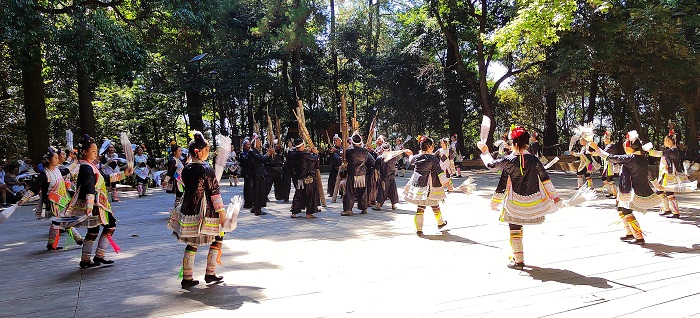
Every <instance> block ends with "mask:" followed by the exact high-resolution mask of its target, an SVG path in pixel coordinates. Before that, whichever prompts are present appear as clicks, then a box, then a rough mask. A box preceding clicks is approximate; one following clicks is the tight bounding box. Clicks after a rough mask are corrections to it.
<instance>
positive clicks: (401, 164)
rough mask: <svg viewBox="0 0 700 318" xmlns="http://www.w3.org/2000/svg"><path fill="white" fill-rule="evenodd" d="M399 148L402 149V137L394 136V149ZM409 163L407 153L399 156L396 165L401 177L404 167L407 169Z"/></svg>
mask: <svg viewBox="0 0 700 318" xmlns="http://www.w3.org/2000/svg"><path fill="white" fill-rule="evenodd" d="M399 150H404V146H403V139H402V138H401V137H399V138H396V145H395V146H394V151H399ZM409 165H410V163H409V160H408V155H404V156H401V158H399V162H398V166H399V173H400V175H401V177H404V176H405V173H406V169H408V167H409Z"/></svg>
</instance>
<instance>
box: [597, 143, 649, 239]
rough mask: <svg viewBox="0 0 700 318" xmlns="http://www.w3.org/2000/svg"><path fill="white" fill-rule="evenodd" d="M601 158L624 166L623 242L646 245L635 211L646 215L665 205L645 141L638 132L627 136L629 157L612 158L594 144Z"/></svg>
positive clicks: (621, 191) (621, 198) (621, 193)
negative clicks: (651, 175) (653, 177)
mask: <svg viewBox="0 0 700 318" xmlns="http://www.w3.org/2000/svg"><path fill="white" fill-rule="evenodd" d="M591 147H592V148H594V149H595V150H596V151H597V152H598V153H599V155H600V156H601V157H602V158H603V159H606V160H607V161H610V162H612V163H614V164H620V165H622V170H621V172H620V181H619V182H620V187H619V188H620V189H619V192H618V195H617V211H618V213H619V215H620V218H621V219H622V224H623V226H624V228H625V230H626V231H627V234H626V235H625V236H623V237H620V240H622V241H629V242H630V243H632V244H640V245H641V244H644V243H645V241H644V236H643V233H642V228H641V226H640V225H639V222H638V221H637V218H635V217H634V214H633V213H632V211H633V210H634V211H639V212H646V210H648V209H652V208H655V207H657V206H658V205H659V204H661V202H662V200H661V197H659V196H658V195H656V193H655V192H654V190H652V188H651V186H650V184H649V162H648V161H647V158H646V156H644V155H643V154H642V151H643V149H642V142H641V141H640V140H639V134H637V131H636V130H632V131H630V132H628V133H627V136H626V138H625V144H624V148H625V153H626V155H611V154H609V153H607V152H606V151H605V150H602V149H600V148H599V147H598V145H596V144H595V143H591Z"/></svg>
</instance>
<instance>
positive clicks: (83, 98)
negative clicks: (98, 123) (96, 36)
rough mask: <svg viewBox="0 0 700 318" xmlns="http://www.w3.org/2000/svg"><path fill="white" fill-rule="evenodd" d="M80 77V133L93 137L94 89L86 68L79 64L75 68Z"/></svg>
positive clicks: (94, 129) (94, 131) (94, 130)
mask: <svg viewBox="0 0 700 318" xmlns="http://www.w3.org/2000/svg"><path fill="white" fill-rule="evenodd" d="M75 70H76V73H77V77H78V110H79V114H80V131H81V133H83V134H88V135H90V136H92V137H94V136H96V134H97V129H96V128H95V111H94V109H93V107H92V87H91V85H90V75H89V74H88V73H87V70H86V69H85V66H83V64H82V63H81V62H78V63H77V65H76V67H75Z"/></svg>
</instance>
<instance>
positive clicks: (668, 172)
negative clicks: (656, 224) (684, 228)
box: [649, 129, 685, 219]
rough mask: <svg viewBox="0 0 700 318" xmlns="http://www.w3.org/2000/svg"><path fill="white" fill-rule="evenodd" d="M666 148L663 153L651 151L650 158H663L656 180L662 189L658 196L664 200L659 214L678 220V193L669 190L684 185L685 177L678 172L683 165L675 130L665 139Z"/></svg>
mask: <svg viewBox="0 0 700 318" xmlns="http://www.w3.org/2000/svg"><path fill="white" fill-rule="evenodd" d="M664 146H665V147H666V149H664V150H663V151H659V150H653V149H650V150H649V155H650V156H652V157H658V158H661V160H660V161H659V177H658V179H656V184H657V185H658V188H660V189H658V190H659V191H657V192H656V194H658V195H659V196H660V197H661V199H662V201H661V206H660V209H661V213H659V215H661V216H665V217H667V218H674V219H678V218H680V216H681V214H680V210H679V209H678V200H676V193H675V192H673V191H671V190H668V189H673V188H674V186H676V185H680V184H681V183H683V178H684V177H685V176H684V175H683V173H682V172H680V171H678V169H679V168H681V167H683V165H682V163H681V158H680V151H678V148H677V147H676V133H675V132H674V130H673V129H671V130H670V131H669V132H668V135H666V137H664Z"/></svg>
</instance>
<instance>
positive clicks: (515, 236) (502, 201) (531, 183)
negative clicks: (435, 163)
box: [479, 126, 561, 269]
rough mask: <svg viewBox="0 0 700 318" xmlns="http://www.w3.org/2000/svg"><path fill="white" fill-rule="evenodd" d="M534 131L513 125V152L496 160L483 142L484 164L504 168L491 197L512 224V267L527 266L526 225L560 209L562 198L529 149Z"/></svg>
mask: <svg viewBox="0 0 700 318" xmlns="http://www.w3.org/2000/svg"><path fill="white" fill-rule="evenodd" d="M529 138H530V134H529V133H528V132H527V131H526V130H525V128H523V127H521V126H517V127H515V126H514V127H513V128H511V131H510V132H509V133H508V139H510V140H512V141H513V148H512V150H513V151H512V152H511V154H509V155H506V156H505V157H502V158H499V159H496V160H494V159H493V158H492V157H491V154H490V153H489V151H488V147H486V145H484V144H481V143H479V148H481V151H482V154H481V159H482V161H483V162H484V165H485V166H486V167H487V168H489V169H491V170H501V171H502V172H501V178H500V180H499V183H498V186H497V187H496V191H495V193H494V194H493V197H492V198H491V208H492V209H494V210H498V209H499V206H502V207H503V208H502V212H501V220H502V221H503V222H507V223H508V227H509V228H510V245H511V249H512V256H511V263H510V264H508V267H509V268H513V269H523V268H524V267H525V258H524V252H523V225H531V224H541V223H543V222H544V220H545V216H546V215H547V214H549V213H553V212H555V211H557V210H558V209H559V208H560V206H561V203H560V202H561V199H560V198H559V195H558V194H557V191H556V189H555V188H554V185H553V184H552V181H551V180H550V178H549V174H547V171H546V170H545V169H544V166H543V165H542V162H540V161H539V160H538V159H537V158H536V157H535V156H533V155H531V154H530V153H529V152H528V151H527V143H528V139H529Z"/></svg>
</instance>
